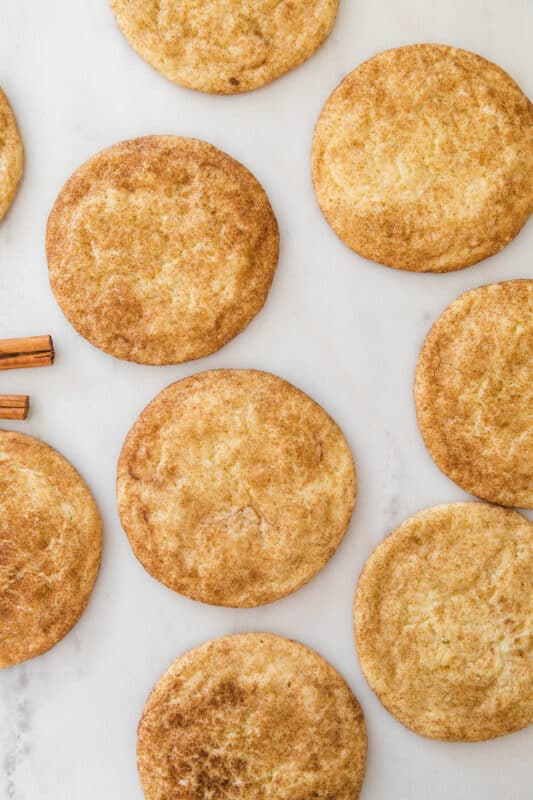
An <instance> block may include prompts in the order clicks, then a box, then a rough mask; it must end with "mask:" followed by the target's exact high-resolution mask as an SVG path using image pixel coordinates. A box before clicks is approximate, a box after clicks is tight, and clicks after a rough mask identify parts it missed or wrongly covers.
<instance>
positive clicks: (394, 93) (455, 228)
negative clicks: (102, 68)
mask: <svg viewBox="0 0 533 800" xmlns="http://www.w3.org/2000/svg"><path fill="white" fill-rule="evenodd" d="M312 171H313V183H314V187H315V192H316V196H317V199H318V202H319V205H320V207H321V209H322V212H323V214H324V216H325V218H326V220H327V221H328V222H329V224H330V225H331V227H332V228H333V230H334V231H335V232H336V233H337V235H338V236H339V237H340V238H341V239H342V240H343V242H345V243H346V244H347V245H348V246H349V247H351V248H352V249H353V250H355V251H356V252H357V253H359V254H360V255H362V256H365V257H366V258H369V259H372V260H373V261H378V262H381V263H383V264H387V265H388V266H389V267H395V268H396V269H405V270H412V271H414V272H447V271H450V270H456V269H461V268H463V267H467V266H468V265H470V264H474V263H475V262H476V261H480V260H481V259H483V258H486V257H487V256H490V255H492V254H493V253H496V252H498V251H499V250H501V249H502V248H503V247H505V245H506V244H507V243H508V242H510V241H511V239H512V238H513V237H514V236H516V235H517V233H518V232H519V230H520V228H521V227H522V226H523V225H524V223H525V222H526V220H527V219H528V217H529V216H530V214H531V212H532V211H533V107H532V105H531V103H530V102H529V100H528V99H527V97H526V96H525V95H524V94H523V93H522V91H521V90H520V88H519V87H518V86H517V84H516V83H515V82H514V81H513V80H512V79H511V78H510V77H509V75H507V73H506V72H504V71H503V70H502V69H500V67H497V66H496V65H495V64H492V63H490V62H489V61H486V60H485V59H484V58H481V57H480V56H477V55H474V54H473V53H469V52H467V51H465V50H458V49H456V48H453V47H447V46H444V45H435V44H418V45H411V46H408V47H400V48H398V49H395V50H387V51H385V52H383V53H380V54H379V55H377V56H374V57H373V58H371V59H369V60H368V61H365V62H364V63H363V64H361V65H360V66H359V67H358V68H357V69H355V70H354V71H353V72H352V73H351V74H350V75H348V76H347V77H346V78H345V79H344V81H343V82H342V83H341V84H340V85H339V86H338V87H337V88H336V89H335V91H334V92H333V94H332V95H331V97H330V98H329V100H328V101H327V103H326V105H325V106H324V109H323V111H322V114H321V116H320V119H319V120H318V124H317V127H316V131H315V136H314V143H313V154H312Z"/></svg>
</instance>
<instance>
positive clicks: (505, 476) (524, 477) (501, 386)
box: [415, 280, 533, 508]
mask: <svg viewBox="0 0 533 800" xmlns="http://www.w3.org/2000/svg"><path fill="white" fill-rule="evenodd" d="M415 402H416V413H417V418H418V424H419V427H420V430H421V432H422V436H423V437H424V442H425V444H426V447H427V448H428V450H429V452H430V453H431V455H432V457H433V458H434V460H435V462H436V464H437V465H438V467H440V469H441V470H442V471H443V472H444V473H445V474H446V475H448V477H450V478H451V479H452V480H454V481H455V482H456V483H457V484H459V486H461V487H462V488H463V489H465V490H466V491H467V492H470V493H471V494H475V495H477V496H478V497H482V498H483V499H484V500H491V501H492V502H494V503H500V504H501V505H505V506H518V507H520V508H533V281H531V280H515V281H506V282H505V283H493V284H489V285H488V286H481V287H480V288H478V289H472V290H471V291H469V292H466V293H465V294H463V295H461V296H460V297H459V298H458V299H457V300H455V301H454V302H453V303H452V304H451V305H450V306H448V308H447V309H446V310H445V311H444V313H443V314H442V315H441V316H440V317H439V319H438V320H437V322H436V323H435V324H434V325H433V327H432V329H431V331H430V333H429V335H428V337H427V339H426V342H425V344H424V346H423V348H422V351H421V353H420V357H419V360H418V366H417V370H416V379H415Z"/></svg>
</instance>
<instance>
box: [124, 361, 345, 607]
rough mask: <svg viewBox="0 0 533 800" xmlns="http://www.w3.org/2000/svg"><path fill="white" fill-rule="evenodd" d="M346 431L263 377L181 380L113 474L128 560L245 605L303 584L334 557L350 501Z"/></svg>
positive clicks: (150, 410)
mask: <svg viewBox="0 0 533 800" xmlns="http://www.w3.org/2000/svg"><path fill="white" fill-rule="evenodd" d="M355 483H356V481H355V469H354V464H353V459H352V455H351V453H350V449H349V447H348V444H347V442H346V439H345V438H344V436H343V434H342V431H341V430H340V428H339V427H338V426H337V425H336V424H335V422H334V421H333V420H332V419H331V417H330V416H328V414H326V412H325V411H324V410H323V409H322V408H321V407H320V406H319V405H317V403H315V402H314V401H313V400H311V398H310V397H308V396H307V395H306V394H304V393H303V392H301V391H300V390H299V389H296V388H295V387H294V386H291V384H289V383H287V382H286V381H284V380H282V379H281V378H278V377H276V376H275V375H270V374H269V373H266V372H258V371H256V370H213V371H211V372H203V373H199V374H198V375H194V376H192V377H190V378H185V379H184V380H181V381H177V382H176V383H173V384H171V385H170V386H168V387H167V388H166V389H165V390H164V391H162V392H161V393H160V394H159V395H158V396H157V397H156V398H155V400H153V401H152V402H151V403H150V404H149V405H148V406H147V407H146V408H145V410H144V411H143V413H142V414H141V416H140V417H139V419H138V420H137V421H136V423H135V424H134V426H133V427H132V429H131V431H130V432H129V434H128V437H127V438H126V441H125V443H124V446H123V448H122V453H121V455H120V460H119V464H118V483H117V488H118V508H119V513H120V518H121V521H122V525H123V527H124V530H125V531H126V533H127V535H128V537H129V540H130V544H131V546H132V548H133V551H134V553H135V555H136V556H137V558H138V559H139V561H140V562H141V563H142V564H143V566H144V567H145V568H146V569H147V570H148V572H149V573H150V574H151V575H152V576H153V577H154V578H156V579H157V580H159V581H161V582H162V583H164V584H165V585H166V586H169V587H170V588H171V589H174V591H176V592H180V593H181V594H184V595H186V596H187V597H191V598H192V599H194V600H201V601H202V602H204V603H212V604H213V605H222V606H233V607H251V606H257V605H261V604H262V603H270V602H272V601H273V600H278V599H279V598H280V597H284V596H285V595H287V594H289V593H290V592H294V591H295V590H296V589H299V588H300V586H302V585H303V584H304V583H307V581H309V580H310V579H311V578H312V577H313V576H314V575H315V574H316V573H317V572H318V571H319V570H320V569H322V567H323V566H324V565H325V564H326V562H327V561H328V559H330V558H331V556H332V555H333V553H334V552H335V550H336V549H337V547H338V545H339V543H340V541H341V539H342V537H343V536H344V533H345V531H346V528H347V527H348V523H349V521H350V516H351V513H352V510H353V506H354V502H355V488H356V487H355Z"/></svg>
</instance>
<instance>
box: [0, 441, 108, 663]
mask: <svg viewBox="0 0 533 800" xmlns="http://www.w3.org/2000/svg"><path fill="white" fill-rule="evenodd" d="M0 540H1V546H0V551H1V558H0V627H1V636H0V667H9V666H12V665H13V664H20V663H21V662H22V661H26V660H27V659H29V658H33V657H34V656H38V655H40V654H41V653H44V652H46V650H49V649H50V648H51V647H53V646H54V645H55V644H57V642H59V640H60V639H62V638H63V637H64V636H65V635H66V634H67V633H68V632H69V630H70V629H71V628H72V626H73V625H74V624H75V623H76V622H77V621H78V619H79V618H80V616H81V614H82V612H83V611H84V609H85V606H86V605H87V602H88V600H89V596H90V594H91V591H92V588H93V585H94V582H95V580H96V575H97V572H98V568H99V564H100V553H101V549H102V526H101V522H100V517H99V515H98V510H97V508H96V505H95V502H94V500H93V498H92V496H91V494H90V492H89V490H88V488H87V486H86V485H85V483H84V482H83V480H82V479H81V478H80V476H79V475H78V473H77V472H76V470H75V469H74V467H72V466H71V465H70V464H69V463H68V461H66V460H65V459H64V458H63V456H61V455H60V454H59V453H58V452H57V451H56V450H53V449H52V448H51V447H49V446H48V445H47V444H44V442H40V441H39V440H37V439H33V438H32V437H31V436H24V435H23V434H21V433H14V432H11V431H0Z"/></svg>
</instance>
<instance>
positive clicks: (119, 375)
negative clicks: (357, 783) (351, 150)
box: [0, 0, 533, 800]
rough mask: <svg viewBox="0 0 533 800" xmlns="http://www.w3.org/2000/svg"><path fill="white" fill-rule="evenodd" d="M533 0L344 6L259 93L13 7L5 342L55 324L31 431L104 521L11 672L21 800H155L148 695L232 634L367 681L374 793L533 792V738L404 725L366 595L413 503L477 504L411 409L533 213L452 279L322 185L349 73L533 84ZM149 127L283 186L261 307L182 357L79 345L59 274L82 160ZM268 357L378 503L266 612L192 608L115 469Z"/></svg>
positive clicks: (11, 790)
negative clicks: (365, 574) (373, 66)
mask: <svg viewBox="0 0 533 800" xmlns="http://www.w3.org/2000/svg"><path fill="white" fill-rule="evenodd" d="M532 31H533V3H532V2H531V0H446V2H440V3H438V2H432V1H431V0H401V1H400V0H365V1H364V2H363V0H341V3H340V13H339V16H338V21H337V24H336V26H335V29H334V32H333V34H332V36H331V38H330V39H329V41H328V42H327V43H326V45H325V46H324V47H323V48H322V49H321V50H320V51H319V53H318V54H317V55H316V56H315V57H314V58H313V59H311V60H310V61H309V62H307V64H305V65H304V66H303V67H301V68H300V69H298V70H296V71H295V72H293V73H292V74H289V75H288V76H286V77H285V78H283V79H281V80H279V81H277V82H276V83H274V84H272V85H271V86H269V87H267V88H265V89H263V90H261V91H258V92H254V93H252V94H247V95H243V96H237V97H227V98H217V97H209V96H204V95H201V94H196V93H193V92H189V91H186V90H183V89H180V88H178V87H175V86H173V85H172V84H171V83H168V82H167V81H166V80H164V79H163V78H162V77H161V76H159V75H158V74H157V73H155V72H153V71H152V70H151V69H150V68H149V67H148V66H147V65H146V64H144V62H142V61H141V60H140V59H139V58H138V57H137V56H136V55H135V54H134V53H133V51H132V50H131V49H130V48H129V46H128V45H127V44H126V42H125V41H124V40H123V38H122V36H121V35H120V34H119V32H118V29H117V28H116V26H115V23H114V19H113V16H112V14H111V12H110V10H109V8H108V5H107V2H106V0H75V2H72V0H47V2H39V1H38V0H33V2H21V0H2V2H1V3H0V85H2V86H3V87H4V89H5V91H6V92H7V94H8V96H9V97H10V99H11V101H12V104H13V107H14V109H15V111H16V114H17V117H18V119H19V122H20V127H21V131H22V135H23V138H24V141H25V145H26V157H27V163H26V174H25V178H24V182H23V185H22V188H21V191H20V193H19V196H18V198H17V200H16V202H15V205H14V207H13V209H12V211H11V213H10V214H9V216H8V217H7V218H6V220H5V221H4V222H3V223H2V225H1V226H0V336H15V335H20V336H23V335H29V334H38V333H47V332H51V333H52V334H53V335H54V338H55V342H56V346H57V361H56V364H55V366H54V367H53V368H52V369H45V370H33V371H18V372H11V373H1V374H0V375H1V377H0V389H1V391H2V392H4V393H8V392H13V393H16V392H29V393H30V394H31V395H32V400H33V407H32V413H31V417H30V418H29V419H28V421H27V422H26V423H14V424H13V425H11V426H9V425H6V427H8V426H9V427H13V428H16V429H18V430H22V431H25V432H27V433H30V434H34V435H36V436H39V437H40V438H43V439H45V440H46V441H48V442H49V443H50V444H52V445H54V446H55V447H57V448H58V449H59V450H60V451H61V452H62V453H64V455H65V456H66V457H67V458H68V459H70V460H71V461H72V463H73V464H74V465H75V466H76V467H77V468H78V469H79V470H80V471H81V473H82V474H83V475H84V477H85V478H86V480H87V482H88V483H89V485H90V486H91V488H92V490H93V491H94V494H95V496H96V498H97V501H98V504H99V506H100V509H101V512H102V515H103V518H104V523H105V549H104V556H103V564H102V570H101V574H100V577H99V580H98V582H97V585H96V589H95V592H94V595H93V597H92V600H91V602H90V605H89V609H88V611H87V612H86V614H85V616H84V617H83V618H82V620H81V622H80V623H79V624H78V625H77V626H76V627H75V629H74V631H73V632H72V633H71V634H70V635H69V636H68V637H67V638H66V639H65V640H63V641H62V642H61V643H60V644H58V645H57V646H56V647H55V648H54V649H53V650H52V651H51V652H49V653H48V654H46V655H45V656H42V657H41V658H38V659H36V660H34V661H31V662H29V663H27V664H25V665H23V666H19V667H16V668H13V669H9V670H5V671H3V672H2V673H1V674H0V798H1V800H94V798H102V800H111V798H128V800H141V797H142V794H141V790H140V787H139V784H138V780H137V774H136V768H135V732H136V725H137V720H138V718H139V715H140V712H141V709H142V706H143V703H144V700H145V698H146V695H147V693H148V691H149V689H150V688H151V686H152V684H153V683H154V682H155V681H156V680H157V678H158V677H159V675H160V673H161V672H162V671H163V670H164V669H165V668H166V667H167V666H168V664H169V663H170V662H171V661H172V660H173V659H174V658H175V657H176V656H177V655H178V654H179V653H181V652H182V651H184V650H185V649H187V648H190V647H191V646H193V645H195V644H198V643H200V642H201V641H203V640H205V639H207V638H210V637H213V636H217V635H222V634H225V633H230V632H236V631H250V630H257V629H259V630H267V631H273V632H277V633H280V634H284V635H287V636H292V637H295V638H298V639H301V640H302V641H303V642H305V643H306V644H308V645H310V646H312V647H314V648H316V649H317V650H318V651H319V652H320V653H322V654H323V655H324V656H325V657H326V658H328V659H329V660H330V661H331V662H332V663H333V664H334V665H335V666H336V667H337V668H338V669H339V670H340V671H341V672H342V674H343V675H344V676H345V678H346V679H347V680H348V682H349V683H350V685H351V686H352V688H353V690H354V691H355V692H356V694H357V695H358V697H359V698H360V700H361V703H362V705H363V708H364V711H365V715H366V720H367V724H368V733H369V758H368V771H367V778H366V782H365V786H364V790H363V794H362V798H363V800H390V799H391V798H395V800H427V798H428V797H431V798H432V800H450V799H451V798H453V800H459V799H460V798H462V799H463V800H477V799H479V800H501V798H505V800H528V798H531V796H532V791H533V777H532V766H531V763H532V762H531V757H532V750H533V728H531V729H529V730H526V731H522V732H520V733H517V734H514V735H512V736H508V737H506V738H503V739H500V740H496V741H493V742H488V743H483V744H444V743H438V742H433V741H429V740H426V739H424V738H422V737H419V736H416V735H415V734H413V733H410V732H409V731H407V730H405V729H404V728H402V727H401V726H400V725H399V724H398V723H397V722H396V721H395V720H394V719H393V718H392V717H390V716H389V715H388V714H387V712H385V711H384V710H383V709H382V708H381V706H380V704H379V703H378V701H377V700H376V698H375V697H374V695H373V694H372V692H371V691H370V690H369V688H368V686H367V685H366V683H365V681H364V679H363V677H362V675H361V671H360V668H359V665H358V662H357V659H356V656H355V652H354V647H353V641H352V629H351V602H352V594H353V589H354V586H355V582H356V579H357V576H358V574H359V571H360V570H361V567H362V565H363V563H364V560H365V558H366V556H367V555H368V554H369V552H370V551H371V549H372V548H373V547H374V546H375V545H376V544H377V543H378V542H379V541H380V540H381V539H382V537H383V536H384V535H385V534H386V533H387V532H388V531H389V530H390V529H391V528H392V527H393V526H394V525H395V524H396V523H399V522H400V521H401V520H402V519H404V518H405V517H406V516H407V515H409V514H410V513H412V512H415V511H416V510H418V509H420V508H422V507H424V506H427V505H432V504H435V503H440V502H445V501H453V500H460V499H462V498H464V497H465V495H464V493H463V492H461V491H460V490H459V489H458V488H457V487H456V486H455V485H454V484H453V483H451V481H449V480H448V479H447V478H446V477H445V476H444V475H442V474H441V473H440V472H439V471H438V469H437V468H436V467H435V466H434V464H433V462H432V461H431V459H430V457H429V456H428V455H427V454H426V452H425V450H424V446H423V444H422V441H421V438H420V435H419V433H418V430H417V427H416V423H415V415H414V408H413V401H412V378H413V371H414V367H415V363H416V358H417V353H418V350H419V347H420V345H421V343H422V340H423V338H424V335H425V333H426V331H427V329H428V327H429V325H430V322H431V321H432V320H433V319H434V318H435V317H436V316H437V315H438V314H439V312H440V311H441V310H442V309H443V308H444V307H445V306H446V305H447V304H448V303H449V302H450V301H451V300H452V299H454V298H455V297H456V296H457V295H458V294H460V293H461V292H462V291H464V290H466V289H468V288H471V287H474V286H477V285H480V284H483V283H487V282H490V281H497V280H501V279H506V278H517V277H525V276H532V274H533V268H532V258H531V250H532V246H533V224H529V226H527V227H526V229H525V230H524V231H523V232H522V233H521V234H520V236H519V237H518V238H517V239H516V240H515V241H514V242H513V243H512V244H511V245H510V246H509V247H507V249H506V250H505V251H504V252H502V253H500V254H499V255H497V256H495V257H493V258H491V259H489V260H487V261H485V262H484V263H482V264H480V265H478V266H475V267H471V268H470V269H466V270H464V271H462V272H457V273H453V274H449V275H442V276H438V275H433V276H431V275H425V276H424V275H414V274H407V273H399V272H395V271H393V270H390V269H387V268H385V267H380V266H377V265H374V264H371V263H368V262H365V261H364V260H363V259H361V258H359V257H358V256H356V255H355V254H353V253H351V252H350V251H349V250H348V249H346V248H345V247H344V246H343V245H342V244H341V243H340V242H339V241H338V240H337V239H336V237H335V236H334V234H333V233H332V232H331V230H330V229H329V228H328V226H327V225H326V223H325V222H324V221H323V219H322V217H321V215H320V213H319V211H318V209H317V206H316V204H315V200H314V197H313V193H312V190H311V182H310V175H309V163H308V161H309V148H310V143H311V136H312V130H313V125H314V122H315V119H316V117H317V115H318V113H319V110H320V108H321V106H322V103H323V102H324V100H325V99H326V97H327V96H328V94H329V92H330V90H331V89H332V88H333V87H334V86H335V85H336V84H337V82H338V81H339V79H340V78H341V77H342V76H343V75H344V74H345V73H347V72H349V71H350V70H351V69H352V68H353V67H355V66H356V65H357V64H358V63H359V62H361V61H362V60H364V59H365V58H367V57H368V56H370V55H372V54H374V53H376V52H378V51H379V50H381V49H383V48H386V47H391V46H395V45H401V44H407V43H412V42H417V41H438V42H445V43H450V44H455V45H459V46H462V47H466V48H469V49H472V50H474V51H476V52H478V53H480V54H482V55H484V56H486V57H488V58H490V59H492V60H494V61H496V62H497V63H499V64H500V65H501V66H502V67H504V68H505V69H507V70H508V71H509V72H510V73H511V75H513V76H514V77H515V79H516V80H517V81H518V82H519V83H520V84H521V86H522V87H523V89H524V90H525V91H526V92H527V93H528V94H529V96H532V95H533V69H532V67H533V52H532V47H531V36H532ZM148 133H176V134H185V135H191V136H197V137H200V138H205V139H207V140H209V141H211V142H213V143H214V144H216V145H218V146H219V147H221V148H223V149H224V150H227V151H228V152H229V153H231V154H232V155H234V156H236V157H237V158H238V159H239V160H241V161H242V162H243V163H244V164H246V165H247V166H248V167H249V168H250V169H251V170H252V171H253V172H254V173H255V174H256V175H257V176H258V178H259V179H260V180H261V181H262V182H263V184H264V186H265V187H266V189H267V191H268V194H269V196H270V198H271V201H272V204H273V206H274V209H275V211H276V213H277V216H278V218H279V223H280V227H281V235H282V249H281V260H280V264H279V269H278V273H277V277H276V280H275V283H274V286H273V289H272V292H271V295H270V298H269V300H268V302H267V305H266V307H265V309H264V310H263V312H262V313H261V314H260V315H259V316H258V317H257V318H256V320H255V321H254V322H253V323H252V324H251V325H250V327H249V328H248V330H247V331H246V332H244V333H243V334H242V335H241V336H239V337H238V338H237V339H236V340H234V341H233V342H232V343H230V344H229V345H228V346H227V347H225V348H224V349H223V350H222V351H221V352H219V353H217V354H216V355H214V356H212V357H210V358H206V359H204V360H202V361H199V362H196V363H192V364H186V365H183V366H176V367H165V368H153V367H140V366H136V365H133V364H127V363H122V362H119V361H115V360H114V359H112V358H111V357H109V356H107V355H105V354H103V353H101V352H99V351H98V350H96V349H94V348H93V347H92V346H91V345H89V344H88V343H87V342H86V341H84V340H83V339H81V338H80V337H79V336H78V335H77V334H76V333H75V332H74V330H73V329H72V328H71V327H70V325H69V324H68V323H67V322H66V320H65V319H64V317H63V315H62V314H61V312H60V310H59V308H58V306H57V305H56V302H55V300H54V298H53V297H52V295H51V292H50V290H49V286H48V278H47V270H46V261H45V254H44V242H43V238H44V229H45V223H46V218H47V213H48V211H49V209H50V207H51V205H52V203H53V201H54V198H55V196H56V193H57V191H58V190H59V188H60V186H61V185H62V183H63V181H64V180H65V179H66V178H67V177H68V175H69V174H70V173H71V171H72V170H73V169H74V168H75V167H77V166H78V165H79V164H80V163H81V162H82V161H83V160H84V159H85V158H87V157H88V156H90V155H92V154H93V153H94V152H95V151H97V150H99V149H100V148H102V147H104V146H106V145H109V144H111V143H113V142H116V141H118V140H120V139H124V138H129V137H132V136H139V135H142V134H148ZM220 366H228V367H260V368H263V369H267V370H271V371H273V372H276V373H278V374H280V375H282V376H283V377H286V378H288V379H289V380H291V381H292V382H294V383H295V384H296V385H297V386H299V387H301V388H303V389H304V390H306V391H307V392H308V393H310V394H311V395H312V396H313V397H314V398H315V399H316V400H318V401H319V402H320V403H322V404H323V405H324V406H325V408H326V409H327V410H328V411H329V412H331V413H332V414H333V416H334V417H335V418H336V420H337V421H338V422H339V423H340V424H341V426H342V427H343V429H344V431H345V432H346V435H347V437H348V439H349V441H350V443H351V445H352V447H353V450H354V453H355V456H356V459H357V464H358V472H359V497H358V505H357V509H356V512H355V514H354V517H353V521H352V524H351V527H350V529H349V532H348V534H347V536H346V539H345V541H344V543H343V544H342V546H341V548H340V550H339V551H338V553H337V554H336V556H335V557H334V558H333V560H332V561H331V562H330V564H329V565H328V566H327V567H326V568H325V569H324V570H323V571H322V573H321V574H320V575H319V576H318V577H317V578H316V579H315V580H313V581H312V582H311V583H310V584H309V585H308V586H306V587H305V588H304V589H302V590H301V591H299V592H297V593H296V594H295V595H293V596H291V597H289V598H287V599H285V600H282V601H280V602H278V603H275V604H273V605H271V606H268V607H264V608H259V609H257V610H244V611H234V610H228V609H216V608H211V607H209V606H204V605H200V604H196V603H194V602H191V601H189V600H187V599H185V598H182V597H180V596H179V595H176V594H173V593H172V592H171V591H170V590H168V589H166V588H164V587H163V586H161V585H159V584H158V583H156V582H155V581H154V580H152V579H151V578H150V577H149V576H148V575H147V573H145V572H144V570H143V569H142V568H141V567H140V565H139V564H138V563H137V561H136V560H135V558H134V557H133V555H132V553H131V551H130V549H129V546H128V543H127V540H126V537H125V536H124V534H123V533H122V531H121V527H120V524H119V520H118V517H117V514H116V511H115V492H114V479H115V463H116V459H117V456H118V453H119V450H120V446H121V443H122V440H123V438H124V436H125V434H126V432H127V430H128V429H129V427H130V425H131V423H132V422H133V420H134V419H135V417H136V416H137V414H138V412H139V411H140V410H141V409H142V408H143V407H144V405H145V404H146V403H147V402H148V401H149V400H150V399H151V398H152V396H153V395H154V394H156V392H158V391H159V390H160V389H162V388H163V387H164V386H166V385H167V384H168V383H170V382H171V381H173V380H175V379H177V378H180V377H183V376H186V375H190V374H192V373H194V372H196V371H198V370H203V369H208V368H211V367H220Z"/></svg>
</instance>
